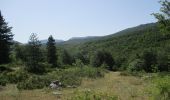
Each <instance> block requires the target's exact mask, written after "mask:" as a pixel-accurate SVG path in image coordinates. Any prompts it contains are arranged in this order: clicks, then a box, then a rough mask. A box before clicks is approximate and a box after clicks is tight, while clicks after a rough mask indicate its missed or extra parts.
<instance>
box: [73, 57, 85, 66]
mask: <svg viewBox="0 0 170 100" xmlns="http://www.w3.org/2000/svg"><path fill="white" fill-rule="evenodd" d="M73 65H74V66H77V67H83V66H84V63H83V62H82V61H81V60H80V59H76V60H75V63H74V64H73Z"/></svg>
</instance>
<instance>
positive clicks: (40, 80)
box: [17, 75, 50, 90]
mask: <svg viewBox="0 0 170 100" xmlns="http://www.w3.org/2000/svg"><path fill="white" fill-rule="evenodd" d="M49 84H50V81H49V80H48V79H47V78H45V77H40V76H36V75H35V76H34V75H33V76H30V77H29V78H28V79H26V80H24V81H22V82H19V83H18V84H17V88H18V89H25V90H31V89H41V88H43V87H45V86H48V85H49Z"/></svg>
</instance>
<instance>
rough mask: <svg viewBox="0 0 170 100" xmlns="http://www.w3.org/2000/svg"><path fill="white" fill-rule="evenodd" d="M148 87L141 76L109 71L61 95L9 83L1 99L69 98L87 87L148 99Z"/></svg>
mask: <svg viewBox="0 0 170 100" xmlns="http://www.w3.org/2000/svg"><path fill="white" fill-rule="evenodd" d="M146 88H147V82H145V81H144V80H142V79H140V78H137V77H133V76H120V73H119V72H109V73H107V74H106V75H105V77H104V78H99V79H84V80H83V82H82V85H81V86H80V87H78V88H70V89H69V88H67V89H62V90H61V91H59V92H60V93H62V95H60V96H57V95H54V94H53V92H54V90H50V89H40V90H24V91H18V89H17V88H16V86H15V85H8V86H7V87H5V88H4V89H3V90H1V91H0V100H67V99H68V98H70V97H71V96H74V95H75V91H84V90H85V89H86V90H93V91H95V92H99V93H107V94H109V95H117V96H118V99H119V100H148V99H149V98H148V95H147V94H146V93H145V90H146Z"/></svg>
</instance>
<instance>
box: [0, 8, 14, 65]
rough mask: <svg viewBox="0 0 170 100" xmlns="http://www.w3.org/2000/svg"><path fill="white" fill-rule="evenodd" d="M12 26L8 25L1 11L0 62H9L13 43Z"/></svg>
mask: <svg viewBox="0 0 170 100" xmlns="http://www.w3.org/2000/svg"><path fill="white" fill-rule="evenodd" d="M11 29H12V27H8V23H7V22H5V19H4V18H3V16H2V14H1V11H0V64H4V63H9V61H10V59H9V55H10V45H12V40H13V34H12V32H11Z"/></svg>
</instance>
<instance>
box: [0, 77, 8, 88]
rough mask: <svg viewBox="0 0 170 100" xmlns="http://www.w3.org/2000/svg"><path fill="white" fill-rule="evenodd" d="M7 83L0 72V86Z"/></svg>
mask: <svg viewBox="0 0 170 100" xmlns="http://www.w3.org/2000/svg"><path fill="white" fill-rule="evenodd" d="M7 83H8V81H7V79H6V77H4V75H3V74H0V85H1V86H6V84H7Z"/></svg>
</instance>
